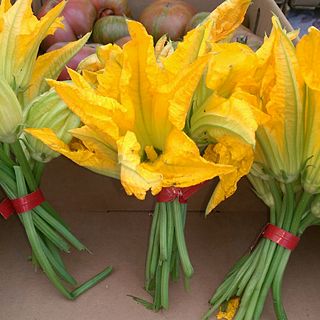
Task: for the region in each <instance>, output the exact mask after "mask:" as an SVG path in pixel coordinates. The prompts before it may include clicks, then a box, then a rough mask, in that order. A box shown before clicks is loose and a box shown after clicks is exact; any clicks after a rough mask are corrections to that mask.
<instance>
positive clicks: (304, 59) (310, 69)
mask: <svg viewBox="0 0 320 320" xmlns="http://www.w3.org/2000/svg"><path fill="white" fill-rule="evenodd" d="M297 57H298V61H299V66H300V68H301V72H302V75H303V77H304V80H305V81H306V83H307V85H308V86H309V87H310V88H311V89H315V90H320V64H319V57H320V31H319V30H318V29H316V28H314V27H311V28H310V29H309V34H307V35H305V36H303V37H302V39H301V40H300V41H299V43H298V45H297Z"/></svg>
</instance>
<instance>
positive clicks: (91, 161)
mask: <svg viewBox="0 0 320 320" xmlns="http://www.w3.org/2000/svg"><path fill="white" fill-rule="evenodd" d="M25 131H26V132H28V133H30V134H31V135H33V136H34V137H36V138H38V139H40V140H41V141H42V142H43V143H45V144H46V145H48V146H49V147H50V148H51V149H52V150H54V151H56V152H59V153H61V154H63V155H64V156H66V157H67V158H69V159H71V160H72V161H73V162H75V163H77V164H78V165H80V166H82V167H86V168H87V169H89V170H91V171H93V172H96V173H99V174H102V175H105V176H109V177H112V178H119V174H120V167H119V165H118V163H117V158H116V153H114V154H113V155H112V153H111V151H110V148H109V147H107V146H106V145H104V144H103V143H101V141H100V139H99V138H97V136H96V134H95V133H94V132H93V131H92V130H90V129H89V128H87V127H82V128H81V130H80V129H77V130H75V129H74V132H75V133H76V135H77V136H78V137H79V138H81V139H82V141H83V143H81V141H80V140H79V141H78V142H71V143H70V144H69V145H67V144H65V143H64V142H63V141H62V140H60V139H58V138H57V136H56V135H55V133H54V132H53V131H52V130H51V129H48V128H44V129H32V128H29V129H25Z"/></svg>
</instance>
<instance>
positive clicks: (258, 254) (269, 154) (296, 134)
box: [203, 17, 320, 320]
mask: <svg viewBox="0 0 320 320" xmlns="http://www.w3.org/2000/svg"><path fill="white" fill-rule="evenodd" d="M272 23H273V29H272V32H271V34H270V36H269V37H266V38H265V41H264V44H263V45H262V47H261V48H260V49H259V50H258V51H257V52H256V56H257V59H258V66H257V68H256V71H255V73H254V77H253V78H254V79H256V83H257V84H258V86H256V87H255V86H252V87H251V90H252V91H251V92H252V93H255V94H256V95H257V97H258V98H259V104H258V108H259V109H260V111H261V112H264V113H266V114H267V118H266V119H265V121H263V122H262V123H260V124H259V128H258V130H257V133H256V139H257V143H256V148H255V159H254V165H253V166H252V168H251V172H250V174H249V180H250V182H251V183H252V185H253V187H254V189H255V190H254V191H255V192H256V194H257V195H258V196H259V197H260V198H261V199H262V200H263V201H264V202H265V203H266V204H267V205H268V206H269V209H270V217H269V219H270V220H269V221H270V223H268V224H267V226H266V228H265V230H264V231H265V232H264V236H262V237H261V238H260V239H259V241H258V242H256V243H255V245H254V247H253V248H252V250H251V251H250V253H249V254H247V255H245V256H244V257H242V258H241V259H240V261H239V262H238V263H236V264H235V266H234V267H233V268H232V270H231V271H230V272H229V273H228V275H227V276H226V279H225V280H224V282H223V283H222V284H221V285H220V287H218V289H217V290H216V292H215V294H214V296H213V297H212V298H211V300H210V304H211V305H212V307H211V308H210V310H209V311H208V312H207V313H206V314H205V316H204V317H203V319H209V318H210V316H211V315H212V314H213V313H214V312H215V310H218V309H219V306H220V305H225V303H228V301H230V297H234V296H236V297H239V298H240V304H239V306H238V309H237V312H236V314H235V318H236V319H238V320H241V319H260V317H261V314H262V311H263V307H264V303H265V300H266V297H267V295H268V293H269V291H271V292H272V301H273V304H274V311H275V313H276V318H277V319H287V318H288V317H287V315H286V312H285V308H284V306H283V300H282V283H283V276H284V273H285V269H286V265H287V263H288V261H289V258H290V255H291V253H292V251H293V250H294V249H295V245H296V244H298V242H299V238H300V237H301V235H302V234H303V233H304V231H305V230H306V229H307V228H308V227H310V226H313V225H319V224H320V201H319V199H320V198H319V194H320V175H319V169H320V148H319V147H320V146H319V133H320V132H319V130H320V123H319V119H320V113H319V110H318V109H319V106H320V76H319V74H320V68H319V63H318V57H319V54H320V31H319V30H317V29H316V28H314V27H312V28H310V29H309V33H308V34H307V35H305V36H303V38H302V39H301V40H300V41H299V42H298V44H297V46H296V47H295V46H294V45H293V43H292V40H293V39H294V37H295V36H296V33H295V32H293V33H287V32H286V31H285V30H283V29H282V28H281V25H280V22H279V19H278V18H276V17H273V19H272ZM275 230H276V231H275ZM267 234H269V235H270V236H265V235H267ZM279 234H283V235H285V236H283V239H285V240H286V241H283V239H281V238H282V237H279V238H277V235H279Z"/></svg>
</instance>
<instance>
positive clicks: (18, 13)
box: [0, 0, 65, 90]
mask: <svg viewBox="0 0 320 320" xmlns="http://www.w3.org/2000/svg"><path fill="white" fill-rule="evenodd" d="M31 2H32V1H31V0H27V1H17V2H16V3H15V5H14V6H12V8H11V9H10V10H8V11H7V13H6V19H5V23H4V25H3V32H2V33H1V36H0V42H1V47H0V57H1V60H0V70H1V69H3V70H4V72H5V73H6V75H5V78H6V79H8V80H9V82H11V81H13V80H12V78H10V77H14V81H15V83H16V84H17V85H18V86H20V87H21V88H22V89H23V90H24V89H25V88H26V87H27V85H28V82H29V80H30V76H31V71H32V68H33V65H34V61H35V59H36V56H37V53H38V49H39V46H40V43H41V41H42V40H43V39H44V38H45V37H46V35H47V33H48V30H49V28H50V27H51V26H52V25H53V24H54V21H55V20H56V18H57V17H58V16H59V14H60V13H61V11H62V10H63V7H64V5H65V1H62V2H61V3H59V4H58V5H57V6H55V7H54V8H53V9H51V10H50V11H49V12H48V13H47V14H46V15H45V16H44V17H42V18H41V19H40V20H38V19H37V17H36V16H34V15H33V12H32V10H31ZM12 25H14V26H16V27H15V28H13V27H12ZM17 26H18V27H17Z"/></svg>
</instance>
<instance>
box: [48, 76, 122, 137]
mask: <svg viewBox="0 0 320 320" xmlns="http://www.w3.org/2000/svg"><path fill="white" fill-rule="evenodd" d="M71 75H72V76H73V77H74V79H75V81H77V82H78V84H79V85H80V81H84V79H82V80H80V79H81V78H82V76H81V75H79V74H77V76H76V77H75V75H76V73H75V72H71ZM76 78H77V79H76ZM48 83H49V84H50V86H52V87H54V88H55V90H56V91H57V93H58V94H59V96H60V97H61V98H62V99H63V100H64V102H65V103H66V104H67V105H68V107H69V108H70V109H71V110H72V111H73V112H74V113H75V114H77V115H78V116H79V118H80V119H81V120H82V122H83V123H85V124H86V125H88V126H89V127H91V128H92V129H94V130H98V131H99V133H100V134H101V135H102V136H104V138H105V139H106V140H107V141H108V143H111V140H114V141H115V140H117V139H118V137H119V128H118V126H117V124H116V123H115V122H114V121H113V120H112V117H113V115H114V112H115V110H120V111H121V110H123V106H122V105H120V104H119V103H118V102H117V101H116V100H114V99H111V98H108V97H103V96H100V95H96V94H95V92H94V90H93V89H91V88H90V87H87V88H86V90H83V89H82V87H81V86H85V83H82V85H81V86H80V87H76V86H74V85H72V84H69V83H65V82H60V81H52V80H51V81H48ZM110 139H111V140H110Z"/></svg>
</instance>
